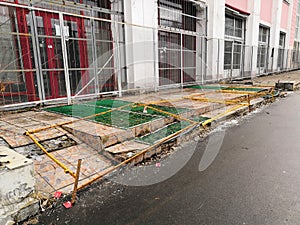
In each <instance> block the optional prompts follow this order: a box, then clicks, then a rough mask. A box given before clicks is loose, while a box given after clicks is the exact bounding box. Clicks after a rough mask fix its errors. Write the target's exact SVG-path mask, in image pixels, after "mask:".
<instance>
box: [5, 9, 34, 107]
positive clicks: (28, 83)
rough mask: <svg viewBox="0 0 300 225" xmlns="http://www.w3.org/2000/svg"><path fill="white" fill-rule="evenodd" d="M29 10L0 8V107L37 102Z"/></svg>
mask: <svg viewBox="0 0 300 225" xmlns="http://www.w3.org/2000/svg"><path fill="white" fill-rule="evenodd" d="M28 15H29V11H28V10H26V9H18V8H13V7H6V6H0V33H1V35H0V49H1V50H0V52H1V57H0V105H7V104H15V103H21V102H27V101H37V100H39V98H40V96H39V90H38V80H37V76H36V66H35V65H36V64H35V58H34V57H33V54H34V50H33V47H32V46H33V41H34V40H33V37H32V35H31V31H30V26H31V21H30V19H29V16H28Z"/></svg>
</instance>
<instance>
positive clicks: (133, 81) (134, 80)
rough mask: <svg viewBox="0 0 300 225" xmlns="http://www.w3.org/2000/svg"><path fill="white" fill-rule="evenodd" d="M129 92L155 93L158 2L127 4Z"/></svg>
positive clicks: (132, 1)
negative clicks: (136, 89)
mask: <svg viewBox="0 0 300 225" xmlns="http://www.w3.org/2000/svg"><path fill="white" fill-rule="evenodd" d="M124 13H125V14H124V18H125V23H128V24H134V25H137V26H131V25H125V40H126V50H127V51H126V61H127V75H128V88H143V89H144V88H145V89H153V88H155V87H156V85H157V83H158V64H157V63H158V62H157V61H158V60H157V46H158V35H157V31H156V29H157V27H158V7H157V1H155V0H139V1H136V0H126V1H124Z"/></svg>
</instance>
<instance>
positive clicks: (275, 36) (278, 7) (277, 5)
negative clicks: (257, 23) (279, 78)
mask: <svg viewBox="0 0 300 225" xmlns="http://www.w3.org/2000/svg"><path fill="white" fill-rule="evenodd" d="M281 11H282V0H273V14H272V15H273V16H272V25H271V28H270V51H271V50H272V49H273V48H274V50H273V51H274V53H273V58H272V57H271V53H272V52H270V54H269V67H268V69H269V70H271V71H275V70H276V69H277V60H278V48H279V35H280V25H281Z"/></svg>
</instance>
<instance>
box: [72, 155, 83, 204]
mask: <svg viewBox="0 0 300 225" xmlns="http://www.w3.org/2000/svg"><path fill="white" fill-rule="evenodd" d="M81 161H82V159H79V160H78V162H77V170H76V177H75V182H74V189H73V194H72V201H71V203H72V204H74V203H75V199H76V193H77V187H78V180H79V175H80V167H81Z"/></svg>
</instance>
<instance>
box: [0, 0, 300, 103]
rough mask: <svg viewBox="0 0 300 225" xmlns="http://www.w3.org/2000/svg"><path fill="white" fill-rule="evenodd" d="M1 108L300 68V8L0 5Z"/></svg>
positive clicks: (53, 0) (262, 2)
mask: <svg viewBox="0 0 300 225" xmlns="http://www.w3.org/2000/svg"><path fill="white" fill-rule="evenodd" d="M0 33H1V35H0V107H1V108H5V107H11V106H15V105H16V106H18V105H24V104H32V103H34V104H36V103H41V102H42V103H47V102H53V101H66V102H68V103H71V101H72V100H75V99H77V98H78V99H80V98H87V97H88V98H89V97H94V96H99V95H100V94H110V93H112V94H118V95H122V93H123V92H125V91H130V90H137V89H140V90H144V89H149V90H153V91H157V90H158V89H160V88H166V87H169V86H178V87H180V86H184V85H187V84H190V83H206V82H214V81H219V80H224V79H229V80H230V79H240V78H249V77H255V76H260V75H264V74H270V73H274V72H280V71H289V70H293V69H299V67H300V64H299V61H300V57H299V47H300V0H255V1H252V0H251V1H250V0H206V1H205V0H139V1H135V0H126V1H124V0H76V1H61V0H46V1H37V0H33V1H29V0H6V1H4V0H0Z"/></svg>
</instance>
